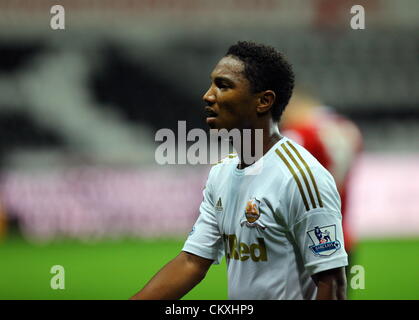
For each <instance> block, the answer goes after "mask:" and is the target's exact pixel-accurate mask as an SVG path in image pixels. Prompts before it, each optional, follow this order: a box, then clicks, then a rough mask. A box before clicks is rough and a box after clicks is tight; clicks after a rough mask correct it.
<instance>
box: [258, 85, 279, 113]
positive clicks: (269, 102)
mask: <svg viewBox="0 0 419 320" xmlns="http://www.w3.org/2000/svg"><path fill="white" fill-rule="evenodd" d="M275 99H276V95H275V92H273V91H272V90H266V91H263V92H261V93H260V96H259V104H258V106H257V107H256V110H257V112H258V113H265V112H268V111H269V110H270V109H271V108H272V106H273V104H274V102H275Z"/></svg>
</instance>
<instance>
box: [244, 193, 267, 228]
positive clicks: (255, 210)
mask: <svg viewBox="0 0 419 320" xmlns="http://www.w3.org/2000/svg"><path fill="white" fill-rule="evenodd" d="M259 207H260V200H258V199H257V198H252V199H250V200H249V201H247V203H246V208H245V211H244V216H245V219H242V220H241V221H240V225H241V226H243V225H244V224H245V225H246V226H247V227H250V228H255V227H259V228H262V229H263V230H264V229H266V227H265V226H264V225H263V224H262V223H261V222H260V221H258V220H259V218H260V214H261V212H260V209H259Z"/></svg>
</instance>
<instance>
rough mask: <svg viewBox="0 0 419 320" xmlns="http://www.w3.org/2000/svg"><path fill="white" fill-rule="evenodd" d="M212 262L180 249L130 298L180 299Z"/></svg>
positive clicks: (198, 280)
mask: <svg viewBox="0 0 419 320" xmlns="http://www.w3.org/2000/svg"><path fill="white" fill-rule="evenodd" d="M212 263H213V260H209V259H205V258H201V257H199V256H197V255H194V254H191V253H188V252H185V251H182V252H181V253H180V254H179V255H178V256H177V257H176V258H174V259H173V260H172V261H170V262H169V263H168V264H166V265H165V266H164V267H163V268H162V269H161V270H160V271H159V272H158V273H157V274H156V275H155V276H154V277H153V278H152V279H151V280H150V281H149V282H148V283H147V284H146V285H145V287H144V288H143V289H142V290H140V291H139V292H138V293H137V294H136V295H134V296H133V297H132V298H131V300H175V299H180V298H182V297H183V296H184V295H185V294H186V293H188V292H189V291H190V290H191V289H192V288H193V287H195V286H196V285H197V284H198V283H199V282H200V281H201V280H202V279H203V278H204V277H205V275H206V273H207V271H208V269H209V267H210V266H211V264H212Z"/></svg>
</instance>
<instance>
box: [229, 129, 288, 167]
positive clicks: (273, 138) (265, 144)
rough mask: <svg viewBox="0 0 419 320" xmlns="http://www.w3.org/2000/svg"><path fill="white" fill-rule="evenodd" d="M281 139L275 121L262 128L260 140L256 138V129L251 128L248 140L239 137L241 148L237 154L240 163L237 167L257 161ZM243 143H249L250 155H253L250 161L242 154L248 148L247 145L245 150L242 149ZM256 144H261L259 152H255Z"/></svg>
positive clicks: (246, 165)
mask: <svg viewBox="0 0 419 320" xmlns="http://www.w3.org/2000/svg"><path fill="white" fill-rule="evenodd" d="M242 137H243V135H242ZM281 139H282V136H281V134H280V132H279V130H278V124H277V123H275V122H272V125H269V126H267V127H266V128H263V129H262V141H258V140H260V139H258V138H257V134H256V130H252V131H251V139H250V142H249V141H246V139H243V138H242V139H241V148H240V153H239V154H238V156H239V159H240V163H239V165H238V168H239V169H244V168H246V167H249V166H251V165H252V164H253V163H255V162H256V161H258V160H259V159H260V158H261V157H263V156H264V155H265V154H266V153H267V152H268V151H269V150H270V149H271V148H272V147H273V146H274V145H275V144H276V143H277V142H278V141H279V140H281ZM245 143H250V151H251V155H254V157H253V158H252V161H250V162H249V161H246V160H247V158H246V157H245V156H244V152H246V151H248V150H249V148H248V147H247V148H246V150H244V144H245ZM256 144H262V148H261V152H257V151H258V150H257V146H256ZM259 147H260V146H259ZM236 150H237V149H236ZM258 153H259V154H258Z"/></svg>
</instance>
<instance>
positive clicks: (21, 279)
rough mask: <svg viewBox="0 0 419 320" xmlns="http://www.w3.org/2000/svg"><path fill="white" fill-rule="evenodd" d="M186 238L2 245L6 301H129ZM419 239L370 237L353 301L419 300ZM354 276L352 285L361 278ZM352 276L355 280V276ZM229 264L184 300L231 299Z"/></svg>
mask: <svg viewBox="0 0 419 320" xmlns="http://www.w3.org/2000/svg"><path fill="white" fill-rule="evenodd" d="M182 245H183V240H123V241H106V242H99V243H95V244H86V243H81V242H75V241H63V242H59V243H54V244H48V245H33V244H28V243H27V242H25V241H24V240H22V239H21V238H19V237H16V236H9V237H8V238H6V239H5V240H4V241H3V242H1V243H0V299H128V298H129V297H130V296H131V295H133V294H134V293H136V292H137V291H138V290H139V289H140V288H141V287H142V286H143V285H144V284H145V283H146V282H147V281H148V279H150V277H151V276H152V275H154V273H155V272H156V271H158V270H159V269H160V268H161V267H162V266H163V265H164V264H165V263H167V262H168V261H169V260H170V259H171V258H173V257H174V256H176V255H177V253H178V252H179V250H180V249H181V248H182ZM418 252H419V239H408V240H365V241H363V242H361V243H360V245H359V247H358V250H357V255H356V256H355V260H354V264H358V265H362V266H363V267H364V269H365V289H358V290H353V289H350V291H349V298H351V299H419V254H418ZM54 265H61V266H63V267H64V270H65V289H64V290H53V289H51V286H50V281H51V278H52V277H53V276H54V275H53V274H51V273H50V270H51V267H52V266H54ZM353 276H355V275H352V276H350V277H349V278H348V287H350V285H351V281H352V282H354V283H355V282H356V281H355V280H356V279H354V278H353ZM351 277H352V278H351ZM357 283H358V284H359V283H360V282H357ZM226 298H227V277H226V267H225V262H223V263H222V264H221V265H218V266H213V267H212V268H211V269H210V271H209V273H208V275H207V277H206V278H205V279H204V280H203V282H202V283H201V284H200V285H198V286H197V287H196V288H195V289H194V290H193V291H191V292H190V293H189V294H188V295H187V296H186V297H185V298H184V299H226Z"/></svg>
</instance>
